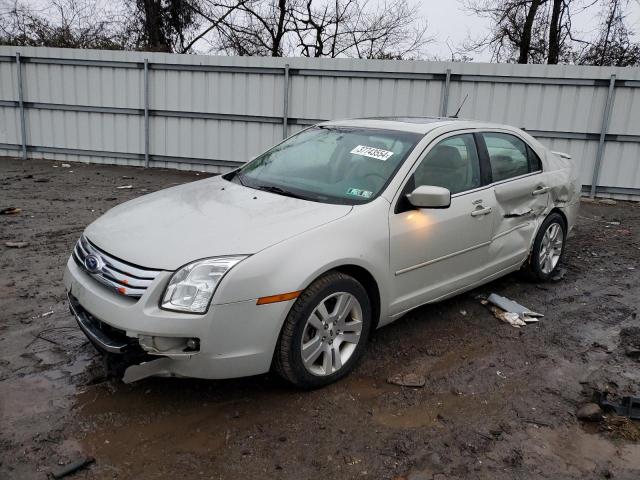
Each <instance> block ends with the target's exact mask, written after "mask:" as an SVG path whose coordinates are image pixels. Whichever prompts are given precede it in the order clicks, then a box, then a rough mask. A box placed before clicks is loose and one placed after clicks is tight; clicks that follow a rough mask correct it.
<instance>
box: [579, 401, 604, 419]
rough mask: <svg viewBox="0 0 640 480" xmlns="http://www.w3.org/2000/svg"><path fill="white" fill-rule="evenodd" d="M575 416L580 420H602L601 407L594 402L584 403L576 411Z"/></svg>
mask: <svg viewBox="0 0 640 480" xmlns="http://www.w3.org/2000/svg"><path fill="white" fill-rule="evenodd" d="M576 417H578V418H579V419H580V420H587V421H589V422H597V421H600V420H602V409H601V408H600V406H599V405H598V404H596V403H585V404H584V405H582V406H581V407H580V408H579V409H578V411H577V412H576Z"/></svg>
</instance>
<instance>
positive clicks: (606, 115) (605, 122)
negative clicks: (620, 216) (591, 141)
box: [590, 74, 616, 198]
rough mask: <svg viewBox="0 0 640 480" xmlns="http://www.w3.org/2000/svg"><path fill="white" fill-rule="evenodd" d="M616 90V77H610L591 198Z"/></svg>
mask: <svg viewBox="0 0 640 480" xmlns="http://www.w3.org/2000/svg"><path fill="white" fill-rule="evenodd" d="M615 88H616V76H615V74H614V75H611V78H610V79H609V92H608V93H607V103H605V106H604V113H603V116H602V128H601V129H600V139H599V141H598V151H597V153H596V162H595V164H594V166H593V177H592V179H591V193H590V196H591V198H594V197H595V196H596V186H597V185H598V177H599V176H600V165H601V164H602V155H603V154H604V144H605V140H606V136H607V130H608V129H609V121H610V119H611V110H612V108H613V94H614V90H615Z"/></svg>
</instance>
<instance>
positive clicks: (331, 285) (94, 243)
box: [65, 118, 581, 388]
mask: <svg viewBox="0 0 640 480" xmlns="http://www.w3.org/2000/svg"><path fill="white" fill-rule="evenodd" d="M580 189H581V186H580V182H579V180H578V174H577V171H576V168H575V165H574V163H573V162H572V161H571V158H570V157H569V156H568V155H566V154H561V153H556V152H551V151H549V150H547V149H546V148H545V147H544V146H543V145H542V144H540V143H539V142H538V141H536V140H535V139H534V138H532V137H531V136H530V135H528V134H527V133H526V132H524V131H522V130H519V129H517V128H513V127H509V126H505V125H495V124H487V123H480V122H472V121H465V120H454V119H441V118H382V119H362V120H348V121H334V122H326V123H322V124H319V125H316V126H313V127H310V128H308V129H306V130H303V131H301V132H299V133H297V134H296V135H294V136H292V137H290V138H288V139H286V140H285V141H283V142H282V143H280V144H278V145H276V146H275V147H273V148H272V149H270V150H268V151H267V152H265V153H263V154H262V155H260V156H258V157H257V158H255V159H254V160H252V161H250V162H249V163H247V164H245V165H244V166H242V167H241V168H238V169H237V170H235V171H233V172H231V173H229V174H226V175H222V176H218V177H214V178H209V179H205V180H201V181H198V182H193V183H190V184H186V185H182V186H178V187H174V188H169V189H166V190H162V191H159V192H156V193H153V194H150V195H146V196H143V197H140V198H138V199H136V200H133V201H130V202H127V203H124V204H122V205H119V206H117V207H115V208H114V209H112V210H110V211H109V212H107V213H106V214H105V215H103V216H102V217H101V218H99V219H98V220H96V221H95V222H94V223H92V224H91V225H89V226H88V227H87V229H86V230H85V232H84V234H83V235H82V237H81V238H80V240H79V241H78V243H77V245H76V247H75V249H74V251H73V254H72V255H71V257H70V259H69V261H68V263H67V269H66V273H65V286H66V288H67V291H68V295H69V303H70V307H71V309H72V311H73V313H74V314H75V316H76V319H77V320H78V324H79V326H80V328H82V330H83V331H84V332H85V334H86V335H87V336H88V337H89V338H90V339H91V341H92V342H93V343H94V344H95V345H96V346H97V347H98V349H100V350H101V351H104V352H106V353H107V354H108V355H109V357H110V358H117V359H120V360H122V361H123V362H124V364H125V365H126V366H127V368H126V370H125V371H124V379H125V381H135V380H137V379H140V378H144V377H147V376H152V375H161V376H189V377H200V378H229V377H238V376H247V375H255V374H260V373H264V372H267V371H269V370H270V369H274V370H275V371H277V372H278V373H279V374H280V375H282V376H283V377H284V378H285V379H287V380H289V381H291V382H292V383H294V384H295V385H298V386H300V387H304V388H313V387H318V386H322V385H326V384H328V383H331V382H333V381H336V380H337V379H339V378H341V377H343V376H344V375H346V374H347V373H348V372H349V371H350V370H352V369H353V368H354V366H355V365H356V364H357V362H358V360H359V359H360V357H361V356H362V354H363V352H364V350H365V348H366V344H367V339H368V337H369V335H370V333H371V331H372V330H373V329H376V328H379V327H382V326H384V325H386V324H388V323H390V322H392V321H394V320H395V319H397V318H399V317H400V316H402V315H403V314H404V313H406V312H408V311H409V310H411V309H414V308H416V307H418V306H420V305H424V304H427V303H432V302H437V301H439V300H442V299H444V298H447V297H451V296H453V295H457V294H459V293H461V292H464V291H466V290H469V289H472V288H474V287H477V286H478V285H481V284H483V283H486V282H489V281H491V280H493V279H495V278H498V277H500V276H502V275H506V274H508V273H510V272H514V271H516V270H520V269H524V270H526V271H527V272H528V274H529V275H530V276H531V277H532V278H534V279H536V280H540V281H544V280H546V279H548V278H549V277H551V276H552V275H553V274H554V271H555V270H556V269H557V268H558V262H559V261H560V258H561V257H562V254H563V251H564V247H565V240H566V238H567V234H568V233H569V232H570V230H571V228H572V227H573V225H574V222H575V219H576V215H577V210H578V205H579V199H580Z"/></svg>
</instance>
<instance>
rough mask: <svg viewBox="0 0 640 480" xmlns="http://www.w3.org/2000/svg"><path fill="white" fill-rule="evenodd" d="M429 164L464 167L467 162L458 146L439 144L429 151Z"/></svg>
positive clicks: (439, 166) (442, 166)
mask: <svg viewBox="0 0 640 480" xmlns="http://www.w3.org/2000/svg"><path fill="white" fill-rule="evenodd" d="M427 164H428V165H429V166H430V167H438V168H460V167H464V165H465V162H464V160H463V159H462V156H461V155H460V151H459V150H458V149H457V148H456V147H451V146H449V145H438V146H437V147H436V148H434V149H433V150H431V152H429V160H428V161H427Z"/></svg>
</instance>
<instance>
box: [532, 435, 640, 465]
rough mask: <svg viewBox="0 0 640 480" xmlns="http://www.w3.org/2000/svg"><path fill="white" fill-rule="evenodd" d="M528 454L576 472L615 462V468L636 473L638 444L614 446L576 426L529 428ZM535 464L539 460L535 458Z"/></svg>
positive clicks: (639, 451) (638, 454) (638, 458)
mask: <svg viewBox="0 0 640 480" xmlns="http://www.w3.org/2000/svg"><path fill="white" fill-rule="evenodd" d="M527 434H528V435H529V437H530V440H529V442H528V446H527V451H528V454H529V455H534V456H536V455H539V456H542V457H545V461H547V462H553V463H561V464H564V465H565V466H566V467H567V469H569V470H573V471H575V472H576V473H578V472H582V473H586V472H593V471H594V469H596V468H598V467H602V466H603V465H607V464H608V463H610V462H611V463H613V462H615V465H616V467H617V468H619V469H623V470H632V471H638V472H640V444H618V443H614V442H612V441H610V440H608V439H606V438H604V437H602V436H601V435H598V434H595V433H588V432H585V431H584V430H582V429H581V428H580V427H579V426H573V427H570V428H565V429H553V430H552V429H548V428H529V429H527ZM535 463H536V464H539V459H535Z"/></svg>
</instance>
